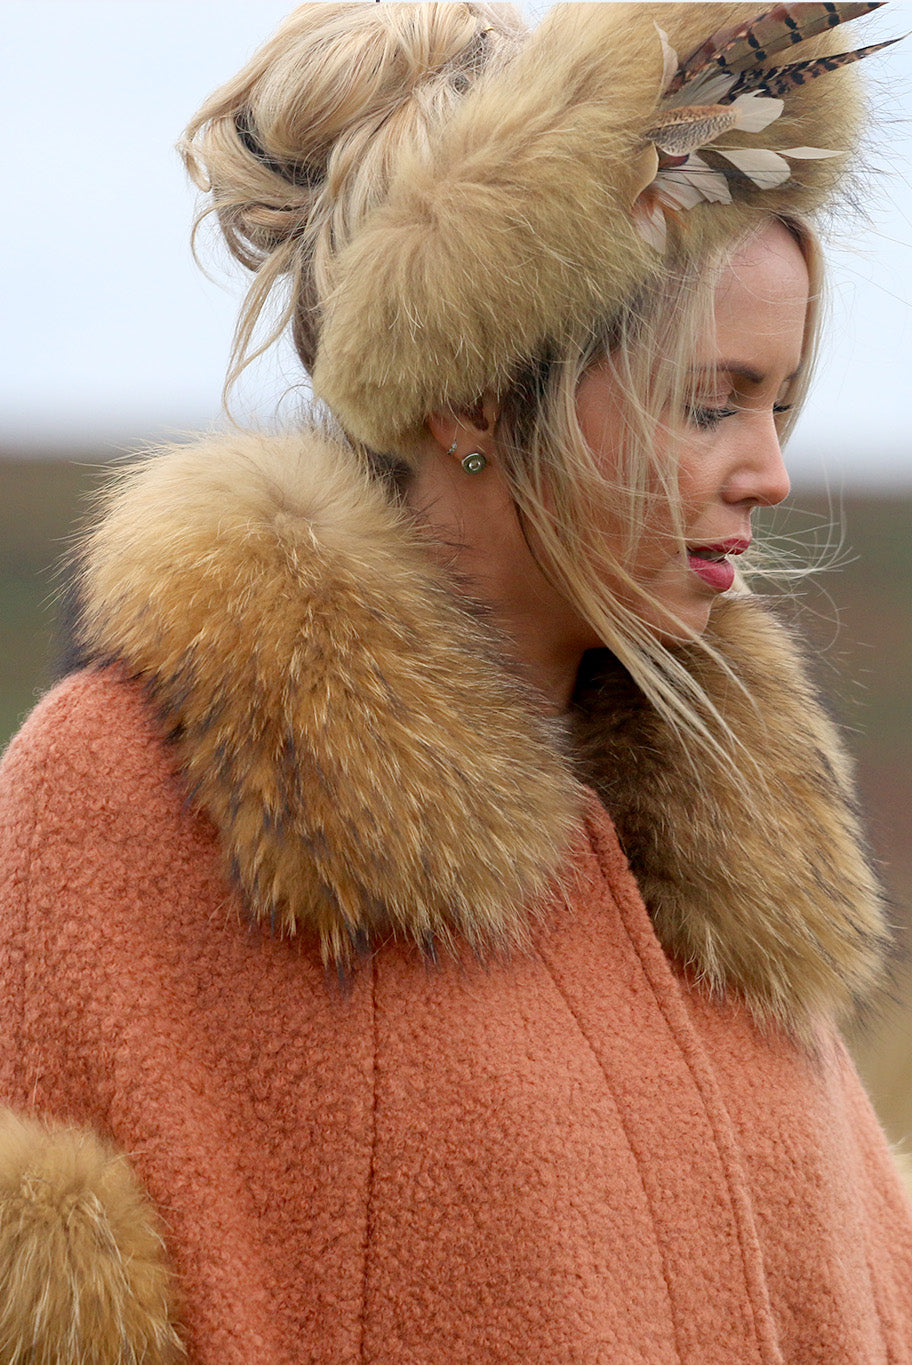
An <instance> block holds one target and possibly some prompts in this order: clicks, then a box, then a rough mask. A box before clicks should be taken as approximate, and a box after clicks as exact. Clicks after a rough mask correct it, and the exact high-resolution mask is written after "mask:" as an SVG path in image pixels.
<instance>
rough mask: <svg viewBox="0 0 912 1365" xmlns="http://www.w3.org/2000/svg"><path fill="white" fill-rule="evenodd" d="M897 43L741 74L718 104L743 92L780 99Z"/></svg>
mask: <svg viewBox="0 0 912 1365" xmlns="http://www.w3.org/2000/svg"><path fill="white" fill-rule="evenodd" d="M898 42H899V38H888V39H887V40H886V42H883V43H872V44H871V45H870V46H869V47H859V48H856V49H855V51H854V52H840V53H838V54H837V55H835V56H832V57H816V58H813V59H809V60H808V61H804V62H790V63H789V64H788V66H778V67H773V68H772V69H771V70H768V71H751V70H748V71H742V72H741V74H740V75H739V76H738V78H737V80H736V81H735V83H734V85H733V86H732V87H731V89H730V90H729V91H728V92H727V94H724V95H720V96H719V104H720V105H722V106H724V105H726V104H729V103H731V101H732V100H733V99H736V98H737V96H738V95H740V94H743V93H744V92H746V91H751V92H757V93H759V94H761V95H769V96H771V97H772V98H774V99H776V98H781V97H782V96H783V95H787V94H788V93H789V91H790V90H794V89H795V88H796V87H797V86H799V85H807V83H808V81H812V80H814V79H815V77H817V76H822V75H824V74H825V73H826V72H827V71H838V70H839V68H840V67H841V66H848V65H849V64H850V63H851V62H860V61H861V59H862V57H869V56H870V55H871V53H872V52H880V51H881V50H882V49H883V48H885V47H892V45H893V44H894V43H898Z"/></svg>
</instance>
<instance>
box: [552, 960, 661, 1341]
mask: <svg viewBox="0 0 912 1365" xmlns="http://www.w3.org/2000/svg"><path fill="white" fill-rule="evenodd" d="M541 961H542V964H543V966H544V968H545V971H546V972H547V973H548V975H549V976H550V978H551V980H552V982H553V983H554V988H555V990H556V991H557V993H558V995H559V996H560V997H561V999H562V1000H563V1002H564V1005H565V1006H566V1008H567V1011H568V1013H569V1014H570V1017H571V1018H572V1019H573V1021H574V1023H575V1024H576V1026H577V1028H578V1029H579V1032H580V1035H581V1037H582V1039H583V1041H584V1043H585V1044H586V1047H587V1048H588V1049H589V1051H590V1053H591V1054H592V1056H593V1057H594V1059H595V1063H596V1066H597V1067H598V1068H599V1070H600V1071H601V1073H602V1076H603V1078H604V1080H605V1084H606V1085H607V1087H608V1090H609V1093H610V1094H611V1098H612V1100H613V1101H614V1107H615V1111H616V1113H617V1116H618V1122H619V1123H620V1125H621V1131H622V1132H623V1134H624V1141H625V1142H626V1144H627V1148H628V1150H629V1152H630V1155H631V1156H632V1158H633V1163H634V1165H635V1166H636V1169H637V1174H638V1175H639V1177H640V1187H641V1189H642V1191H643V1198H644V1199H645V1200H646V1205H647V1207H648V1209H649V1216H650V1218H651V1219H652V1228H653V1235H654V1237H655V1244H656V1248H657V1250H658V1253H659V1257H660V1260H661V1264H662V1281H663V1283H664V1285H665V1293H666V1294H667V1296H668V1311H669V1315H670V1317H671V1325H672V1330H673V1332H674V1341H675V1351H676V1352H677V1356H678V1360H679V1361H681V1362H682V1365H683V1362H684V1353H683V1350H682V1348H681V1336H680V1330H679V1327H678V1316H677V1312H676V1309H675V1301H674V1295H673V1294H672V1290H671V1281H670V1278H669V1273H668V1264H667V1256H666V1252H665V1249H664V1247H663V1246H662V1242H661V1240H660V1239H659V1237H658V1235H657V1230H658V1220H657V1218H656V1213H655V1207H654V1205H653V1201H652V1199H651V1197H650V1194H649V1189H648V1188H647V1185H646V1181H645V1180H644V1179H643V1166H642V1162H641V1161H640V1158H639V1157H638V1156H637V1152H636V1148H635V1147H634V1145H633V1142H632V1140H631V1137H630V1133H629V1131H628V1129H627V1124H626V1122H625V1120H624V1114H623V1110H622V1109H621V1105H620V1103H619V1101H618V1097H617V1095H616V1093H615V1090H614V1086H613V1085H612V1082H611V1077H610V1076H609V1074H608V1071H607V1069H606V1067H605V1065H604V1063H603V1062H602V1059H601V1058H600V1057H599V1055H598V1052H597V1051H596V1049H595V1047H594V1046H593V1044H592V1043H591V1041H590V1039H589V1035H588V1034H587V1032H586V1030H585V1028H584V1026H583V1023H582V1020H581V1019H580V1018H579V1016H578V1014H577V1013H576V1010H575V1009H574V1008H573V1006H572V1004H571V1003H570V1000H569V999H568V997H567V995H566V993H565V991H564V990H563V988H562V987H561V984H560V982H559V981H558V980H557V977H556V976H555V974H554V972H553V971H552V969H551V965H550V963H548V962H547V961H545V959H544V958H543V957H542V958H541Z"/></svg>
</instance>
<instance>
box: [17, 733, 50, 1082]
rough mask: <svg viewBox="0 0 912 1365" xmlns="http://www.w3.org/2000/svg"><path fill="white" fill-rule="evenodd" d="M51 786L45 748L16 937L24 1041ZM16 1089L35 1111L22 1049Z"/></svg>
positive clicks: (47, 756) (38, 782)
mask: <svg viewBox="0 0 912 1365" xmlns="http://www.w3.org/2000/svg"><path fill="white" fill-rule="evenodd" d="M49 786H50V762H49V753H48V747H47V746H45V752H44V761H43V763H42V765H41V776H40V778H39V780H38V781H37V782H36V783H35V786H34V788H33V794H34V799H33V802H32V811H31V820H32V828H31V831H30V833H29V840H28V851H27V854H26V859H25V868H24V873H25V891H24V895H23V897H22V913H21V916H20V917H19V920H18V928H17V934H16V937H17V939H18V941H19V948H20V951H19V962H18V964H17V974H18V977H19V981H20V984H19V1030H18V1037H19V1038H20V1039H25V1037H26V1024H27V1019H28V1011H27V1006H26V1002H27V1000H28V999H29V997H30V995H31V992H30V991H29V987H28V972H29V959H30V957H32V956H33V955H34V954H33V952H30V934H29V925H30V918H31V910H32V889H33V886H34V878H33V876H32V869H33V867H34V865H35V863H36V862H37V859H38V854H39V852H40V849H41V845H42V840H43V836H42V818H41V813H42V812H43V811H44V810H45V807H46V801H45V796H46V793H47V791H48V789H49ZM12 1036H13V1037H15V1036H16V1034H13V1035H12ZM15 1085H16V1088H17V1090H18V1094H19V1100H20V1101H21V1102H22V1103H23V1104H24V1105H25V1106H26V1108H27V1109H32V1108H33V1107H34V1101H35V1098H36V1095H35V1089H36V1088H37V1073H36V1076H35V1081H34V1084H33V1092H32V1094H31V1095H28V1094H27V1093H26V1091H27V1066H26V1052H25V1049H22V1050H21V1051H20V1055H19V1059H18V1061H17V1063H16V1070H15Z"/></svg>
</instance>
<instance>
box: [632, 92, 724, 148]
mask: <svg viewBox="0 0 912 1365" xmlns="http://www.w3.org/2000/svg"><path fill="white" fill-rule="evenodd" d="M738 121H739V120H738V111H737V110H736V109H732V108H730V107H726V106H724V105H720V104H710V105H707V106H698V105H692V106H691V105H688V106H687V108H685V109H669V110H668V111H667V112H666V113H665V114H664V115H663V117H662V121H661V123H658V124H656V126H655V127H653V128H650V129H649V130H648V131H647V133H646V137H647V139H648V141H650V142H652V143H654V144H655V146H656V147H658V148H659V149H660V150H661V151H663V152H666V153H667V154H668V155H669V156H687V154H688V152H695V151H696V150H697V148H698V147H705V145H706V143H707V142H712V141H713V139H714V138H717V137H720V136H721V134H722V133H727V132H728V131H729V129H730V128H735V127H737V125H738Z"/></svg>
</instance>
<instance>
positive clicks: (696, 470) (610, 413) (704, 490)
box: [577, 220, 809, 640]
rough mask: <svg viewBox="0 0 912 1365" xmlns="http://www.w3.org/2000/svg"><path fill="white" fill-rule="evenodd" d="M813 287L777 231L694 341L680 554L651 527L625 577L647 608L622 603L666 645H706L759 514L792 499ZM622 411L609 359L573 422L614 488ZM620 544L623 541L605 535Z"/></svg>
mask: <svg viewBox="0 0 912 1365" xmlns="http://www.w3.org/2000/svg"><path fill="white" fill-rule="evenodd" d="M808 291H809V279H808V271H807V266H806V265H805V261H804V257H803V256H802V254H801V250H800V248H799V247H798V244H797V243H796V242H795V240H794V238H793V237H792V236H791V235H790V234H789V233H788V232H787V231H786V229H785V228H784V227H783V226H782V225H781V224H780V223H776V222H775V221H772V220H771V222H770V224H769V226H768V227H767V228H766V229H765V230H764V231H763V232H762V233H761V234H760V235H759V236H758V237H756V238H755V239H754V240H753V241H752V242H751V243H750V245H749V246H747V247H746V248H744V249H743V250H742V251H741V252H740V253H739V254H738V255H737V256H735V257H734V258H733V259H732V261H731V262H730V264H729V265H728V266H727V267H726V269H725V272H724V274H723V276H722V279H721V280H720V283H719V287H718V289H717V291H716V297H715V335H714V336H712V337H704V338H701V339H699V340H698V343H697V346H696V350H695V354H694V361H693V368H694V377H695V379H696V393H697V401H696V406H695V408H694V409H693V410H692V411H690V412H682V413H680V414H677V415H675V414H671V415H670V417H669V420H668V425H669V427H670V428H672V429H674V430H675V431H676V432H677V434H678V436H679V438H680V444H679V446H678V450H679V463H678V482H679V488H680V496H681V506H682V511H683V525H684V540H685V542H686V546H687V552H686V554H685V553H683V552H682V551H681V550H680V548H679V545H678V543H677V541H676V540H675V537H674V535H673V532H672V528H671V526H670V524H669V517H668V515H667V513H666V515H665V516H664V517H662V518H660V519H659V520H658V521H657V523H656V524H655V525H651V526H648V527H647V528H646V531H645V532H644V534H643V536H642V537H641V539H640V541H639V543H638V546H637V549H636V552H635V555H634V558H633V560H632V562H630V563H628V565H627V568H628V570H629V572H630V574H631V576H632V578H633V579H634V580H635V582H636V583H637V584H638V586H639V587H641V588H642V589H643V590H644V591H645V593H647V594H648V595H649V597H650V598H651V599H652V600H651V602H649V603H647V604H646V605H644V602H643V600H641V599H638V600H636V601H633V600H631V599H630V595H629V593H628V592H627V590H626V589H625V588H624V587H623V586H620V587H619V589H618V591H619V594H620V595H621V596H622V597H623V598H624V600H626V601H627V602H628V604H629V605H630V606H632V607H633V608H634V609H635V610H636V612H637V614H638V615H639V616H640V617H641V619H644V620H645V621H646V622H647V624H648V625H650V626H651V627H652V628H653V629H654V630H655V631H656V633H657V634H658V635H659V636H660V637H661V638H663V639H665V640H672V639H680V638H682V637H684V636H692V635H699V634H700V633H701V632H702V631H703V630H705V628H706V625H707V623H708V620H709V612H710V608H711V607H712V605H713V602H714V601H715V599H716V597H717V596H718V594H719V593H720V592H724V591H725V590H726V589H727V588H729V587H731V584H732V580H733V577H734V567H733V564H732V557H733V556H734V555H737V554H739V553H741V552H743V551H744V550H745V549H747V547H748V545H749V544H750V539H751V513H752V512H753V510H754V508H755V507H766V506H771V505H773V504H775V503H778V502H781V501H782V499H783V498H785V497H786V495H787V494H788V491H789V480H788V475H787V473H786V470H785V465H784V464H783V460H782V451H781V449H780V445H779V436H778V432H777V429H776V420H775V419H776V416H777V413H780V412H782V411H783V406H782V405H783V403H784V402H785V401H787V400H786V397H785V396H786V394H787V391H788V388H789V381H790V379H792V377H793V376H794V375H795V373H796V371H797V370H798V368H799V366H800V364H801V359H802V351H803V342H804V331H805V319H806V315H807V308H808ZM622 410H623V400H622V395H621V392H620V388H619V385H618V382H617V380H616V378H615V375H614V373H613V370H612V366H611V361H610V359H607V358H606V359H605V360H601V361H598V362H596V363H595V364H593V365H592V366H590V367H589V369H588V370H587V371H586V372H585V374H584V375H583V378H582V380H581V381H580V385H579V390H578V395H577V415H578V417H579V422H580V426H581V429H582V432H583V435H584V437H585V439H586V441H587V443H588V444H589V446H590V448H591V449H592V450H593V452H594V453H595V454H596V455H597V457H598V459H599V461H600V463H601V464H602V466H603V468H604V470H605V473H606V475H607V476H608V477H610V476H611V475H612V473H614V472H615V471H616V469H617V466H618V462H619V455H620V451H619V436H618V433H619V431H620V430H621V413H622ZM604 530H605V534H606V535H608V536H611V535H613V534H616V535H618V536H621V535H622V534H623V532H622V529H621V528H620V527H618V528H612V527H610V526H609V527H606V528H604Z"/></svg>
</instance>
